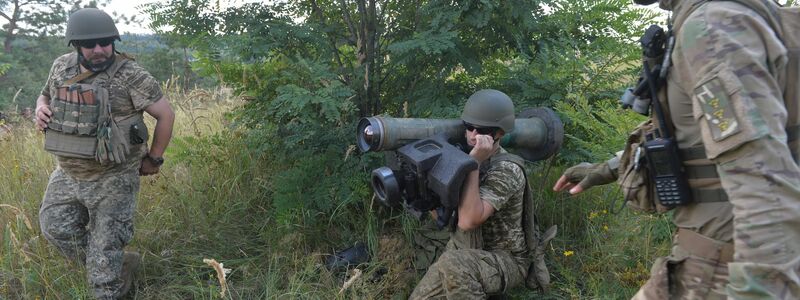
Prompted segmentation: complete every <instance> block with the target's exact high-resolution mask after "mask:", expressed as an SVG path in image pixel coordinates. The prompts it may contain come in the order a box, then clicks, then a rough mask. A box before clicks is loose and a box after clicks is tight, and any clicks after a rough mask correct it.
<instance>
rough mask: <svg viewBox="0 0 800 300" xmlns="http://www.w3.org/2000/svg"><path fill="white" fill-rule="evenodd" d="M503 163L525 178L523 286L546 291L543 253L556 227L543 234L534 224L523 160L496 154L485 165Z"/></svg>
mask: <svg viewBox="0 0 800 300" xmlns="http://www.w3.org/2000/svg"><path fill="white" fill-rule="evenodd" d="M503 161H508V162H512V163H514V164H516V165H517V166H519V167H520V168H521V169H522V174H523V175H524V176H525V192H524V194H523V197H522V201H523V203H522V207H523V208H522V209H523V210H522V230H523V232H524V233H525V245H526V247H527V250H528V256H529V257H530V259H531V263H530V266H528V277H527V278H526V279H525V286H526V287H528V288H529V289H541V290H543V291H547V289H548V288H549V286H550V272H549V271H548V270H547V266H546V265H545V261H544V251H545V249H546V248H547V244H548V243H549V242H550V240H552V239H553V238H554V237H555V236H556V233H557V227H556V226H555V225H553V226H551V227H550V228H548V229H547V231H545V233H544V234H542V233H541V232H540V231H539V226H538V224H536V219H535V216H534V215H535V212H536V208H535V205H534V202H533V194H532V193H531V188H530V185H529V184H528V175H527V173H526V172H525V160H523V159H522V158H521V157H519V156H517V155H514V154H511V153H498V154H496V155H494V156H492V157H491V158H490V159H489V163H488V164H485V165H488V168H493V167H495V166H498V165H499V163H500V162H503ZM481 171H482V172H481V173H485V170H481ZM481 175H483V174H481ZM481 177H483V176H481Z"/></svg>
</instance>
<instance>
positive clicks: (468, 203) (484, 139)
mask: <svg viewBox="0 0 800 300" xmlns="http://www.w3.org/2000/svg"><path fill="white" fill-rule="evenodd" d="M475 138H476V143H475V147H474V148H473V149H472V151H470V156H472V158H474V159H475V160H476V161H478V163H481V162H483V161H485V160H486V159H487V158H489V157H490V156H491V155H492V154H494V152H495V151H497V147H498V146H497V145H496V144H495V142H494V140H493V139H492V137H491V136H488V135H477V136H476V137H475ZM479 187H480V184H479V178H478V170H474V171H472V172H470V173H469V175H467V179H466V180H465V182H464V187H463V188H462V190H461V203H460V204H459V206H458V227H459V228H461V229H462V230H470V229H475V228H477V227H478V226H480V225H481V224H483V222H486V219H488V218H489V217H490V216H491V215H492V214H493V213H494V208H493V207H492V206H491V205H490V204H489V203H488V202H486V201H483V200H482V199H481V197H480V190H479Z"/></svg>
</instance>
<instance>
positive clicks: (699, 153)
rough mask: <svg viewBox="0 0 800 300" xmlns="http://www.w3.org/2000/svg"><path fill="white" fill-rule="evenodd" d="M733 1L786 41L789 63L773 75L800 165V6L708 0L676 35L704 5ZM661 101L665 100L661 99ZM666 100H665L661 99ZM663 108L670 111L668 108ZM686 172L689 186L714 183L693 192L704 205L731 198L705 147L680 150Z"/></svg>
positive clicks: (676, 23) (679, 20)
mask: <svg viewBox="0 0 800 300" xmlns="http://www.w3.org/2000/svg"><path fill="white" fill-rule="evenodd" d="M710 1H732V2H736V3H738V4H741V5H743V6H746V7H748V8H750V9H751V10H753V11H755V12H756V13H758V14H759V15H760V16H761V17H762V18H764V20H765V21H766V22H767V23H768V24H769V25H770V27H771V28H772V30H773V31H774V32H775V34H776V35H777V36H778V38H779V39H780V40H781V41H782V42H783V45H784V47H786V50H787V58H788V60H787V64H786V66H785V68H784V70H783V72H778V73H777V74H773V75H775V76H776V79H777V81H778V83H779V84H780V86H781V88H782V94H783V102H784V105H785V107H786V110H787V113H788V115H787V124H786V134H787V143H788V146H789V149H790V150H791V153H792V157H793V158H794V161H795V163H798V162H800V151H798V149H800V34H797V33H798V32H800V7H780V6H777V5H775V4H774V3H771V2H770V1H759V0H706V1H699V2H697V3H695V4H694V5H693V7H692V8H691V9H689V11H688V12H687V13H686V14H683V15H682V16H679V18H676V19H675V20H674V22H673V29H674V30H675V32H677V31H678V30H680V28H681V26H682V25H683V23H684V21H685V20H686V19H687V18H688V17H689V16H690V15H691V14H692V13H693V12H694V11H695V10H696V9H697V8H699V7H700V6H702V5H703V4H704V3H705V2H710ZM661 99H666V97H662V98H661ZM662 101H663V100H662ZM662 107H665V108H668V106H667V105H663V106H662ZM680 155H681V159H682V160H683V161H684V169H685V171H686V176H687V177H688V179H689V185H690V186H693V187H694V186H696V184H697V183H698V182H704V184H708V182H709V181H715V182H716V185H717V186H719V187H718V188H712V189H698V188H693V189H692V196H693V198H694V199H695V200H701V201H703V202H717V201H728V196H727V194H726V193H725V191H724V190H723V189H722V187H721V185H720V184H719V174H718V173H717V169H716V165H715V164H714V163H713V162H712V161H711V160H709V159H708V158H707V155H706V152H705V149H704V147H703V146H702V145H700V146H695V147H690V148H686V149H681V150H680Z"/></svg>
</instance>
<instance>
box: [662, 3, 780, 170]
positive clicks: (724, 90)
mask: <svg viewBox="0 0 800 300" xmlns="http://www.w3.org/2000/svg"><path fill="white" fill-rule="evenodd" d="M676 40H677V43H676V47H675V54H676V55H674V56H673V58H675V68H673V71H674V72H676V73H677V74H675V76H676V77H677V78H679V79H678V80H677V82H679V84H681V85H682V88H683V89H684V90H686V91H688V92H689V94H691V95H693V100H692V113H693V115H694V118H695V119H696V120H697V122H698V123H699V124H700V131H701V136H702V139H703V144H704V146H705V148H706V153H707V155H708V157H709V158H711V159H714V158H716V157H717V156H719V155H720V154H722V153H725V152H727V151H730V150H733V149H735V148H737V147H739V146H741V145H743V144H744V143H747V142H749V141H753V140H756V139H759V138H763V137H765V136H772V137H773V138H776V139H785V138H786V132H785V130H784V126H785V124H786V118H787V113H786V109H785V108H784V105H783V99H782V94H781V89H780V88H779V84H778V81H777V80H776V77H775V76H776V75H775V73H774V72H776V70H780V69H781V68H782V66H784V65H785V64H786V53H787V50H786V47H784V46H783V44H782V43H781V41H780V39H778V37H777V36H776V35H775V33H774V32H773V31H772V29H771V28H770V27H769V25H768V24H767V22H766V21H765V20H764V19H763V18H762V17H761V16H760V15H758V14H757V13H756V12H754V11H752V10H750V9H748V8H746V7H744V6H742V5H741V4H738V3H735V2H729V1H720V2H708V3H707V4H705V5H703V6H702V7H700V8H698V9H697V10H696V11H694V13H692V15H691V16H689V17H688V18H687V19H686V21H685V23H684V25H683V27H682V28H681V30H680V31H679V32H678V33H677V36H676Z"/></svg>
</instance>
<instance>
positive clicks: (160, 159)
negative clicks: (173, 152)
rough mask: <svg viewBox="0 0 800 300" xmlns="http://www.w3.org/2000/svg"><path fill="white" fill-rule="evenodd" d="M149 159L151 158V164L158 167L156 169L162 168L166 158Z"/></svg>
mask: <svg viewBox="0 0 800 300" xmlns="http://www.w3.org/2000/svg"><path fill="white" fill-rule="evenodd" d="M148 158H150V162H152V163H153V164H154V165H156V167H160V166H161V165H162V164H164V158H163V157H150V156H148Z"/></svg>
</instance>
